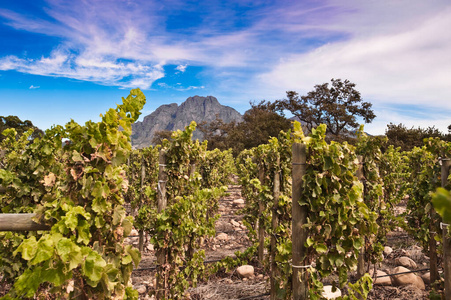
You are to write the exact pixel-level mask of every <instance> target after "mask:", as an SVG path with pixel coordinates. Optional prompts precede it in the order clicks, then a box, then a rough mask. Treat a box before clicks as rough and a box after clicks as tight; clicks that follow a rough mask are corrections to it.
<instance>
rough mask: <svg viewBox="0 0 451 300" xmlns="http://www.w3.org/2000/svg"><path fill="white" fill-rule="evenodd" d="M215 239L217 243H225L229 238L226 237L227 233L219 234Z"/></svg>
mask: <svg viewBox="0 0 451 300" xmlns="http://www.w3.org/2000/svg"><path fill="white" fill-rule="evenodd" d="M216 239H217V240H218V241H227V240H228V239H229V236H228V235H227V233H224V232H221V233H220V234H218V235H217V236H216Z"/></svg>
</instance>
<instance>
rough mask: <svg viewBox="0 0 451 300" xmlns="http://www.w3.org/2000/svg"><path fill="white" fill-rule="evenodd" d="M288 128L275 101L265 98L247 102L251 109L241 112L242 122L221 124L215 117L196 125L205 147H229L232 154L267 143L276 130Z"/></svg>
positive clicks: (289, 124) (276, 134) (288, 123)
mask: <svg viewBox="0 0 451 300" xmlns="http://www.w3.org/2000/svg"><path fill="white" fill-rule="evenodd" d="M290 128H291V122H290V120H288V119H286V118H285V117H284V116H283V115H280V114H279V113H278V112H277V107H276V105H275V103H270V102H267V101H261V102H259V103H258V104H256V103H251V109H249V110H248V111H246V112H245V113H244V116H243V121H242V122H239V123H236V122H231V123H224V122H223V121H222V120H221V119H219V118H216V120H214V121H213V122H211V123H209V124H202V125H201V126H199V129H200V130H201V131H202V132H203V133H204V138H205V139H206V140H208V148H209V149H215V148H218V149H221V150H226V149H229V148H232V149H233V154H234V155H235V156H236V155H238V154H239V153H240V152H241V151H242V150H244V149H250V148H253V147H257V146H258V145H261V144H264V143H266V142H268V140H269V139H270V138H271V137H277V136H278V135H279V133H280V131H288V130H289V129H290Z"/></svg>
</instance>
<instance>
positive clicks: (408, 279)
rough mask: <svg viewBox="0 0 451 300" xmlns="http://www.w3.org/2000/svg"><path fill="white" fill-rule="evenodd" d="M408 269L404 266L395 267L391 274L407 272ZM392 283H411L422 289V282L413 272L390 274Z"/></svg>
mask: <svg viewBox="0 0 451 300" xmlns="http://www.w3.org/2000/svg"><path fill="white" fill-rule="evenodd" d="M409 271H410V270H409V269H406V268H404V267H396V268H395V269H394V270H393V272H392V274H396V273H403V272H409ZM392 281H393V285H395V286H405V285H413V286H415V287H417V288H419V289H420V290H424V289H425V286H424V282H423V279H421V277H420V276H417V275H415V274H414V273H406V274H399V275H393V276H392Z"/></svg>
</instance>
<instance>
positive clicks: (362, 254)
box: [356, 155, 365, 279]
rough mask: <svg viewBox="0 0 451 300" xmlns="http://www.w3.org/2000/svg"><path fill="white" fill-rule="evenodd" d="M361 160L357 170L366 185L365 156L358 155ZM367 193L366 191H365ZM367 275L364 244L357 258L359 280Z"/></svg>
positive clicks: (359, 178) (358, 175) (357, 174)
mask: <svg viewBox="0 0 451 300" xmlns="http://www.w3.org/2000/svg"><path fill="white" fill-rule="evenodd" d="M357 158H358V160H359V168H358V169H357V173H356V176H357V179H358V180H359V181H360V182H362V183H363V184H364V180H365V175H364V169H363V156H362V155H358V156H357ZM363 191H365V189H363ZM362 197H364V194H363V193H362ZM363 275H365V244H363V246H362V248H361V249H360V253H359V257H358V258H357V279H360V278H362V277H363Z"/></svg>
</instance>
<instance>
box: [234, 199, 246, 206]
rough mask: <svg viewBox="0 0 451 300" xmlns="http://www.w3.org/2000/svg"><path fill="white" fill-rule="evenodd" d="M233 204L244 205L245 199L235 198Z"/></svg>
mask: <svg viewBox="0 0 451 300" xmlns="http://www.w3.org/2000/svg"><path fill="white" fill-rule="evenodd" d="M233 205H236V206H243V205H244V200H243V199H235V200H233Z"/></svg>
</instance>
